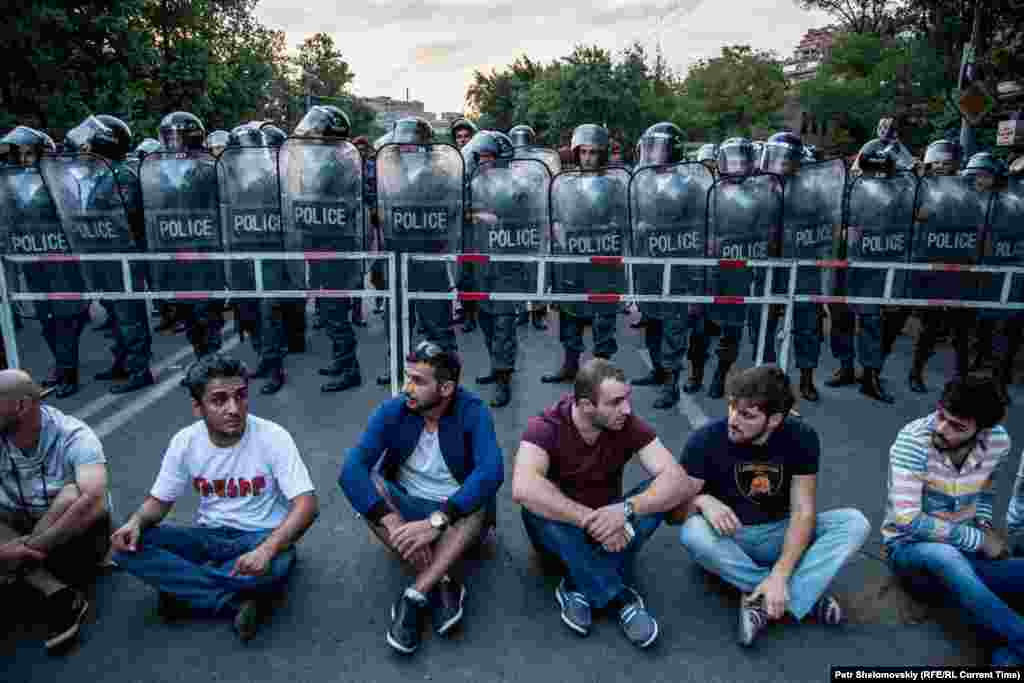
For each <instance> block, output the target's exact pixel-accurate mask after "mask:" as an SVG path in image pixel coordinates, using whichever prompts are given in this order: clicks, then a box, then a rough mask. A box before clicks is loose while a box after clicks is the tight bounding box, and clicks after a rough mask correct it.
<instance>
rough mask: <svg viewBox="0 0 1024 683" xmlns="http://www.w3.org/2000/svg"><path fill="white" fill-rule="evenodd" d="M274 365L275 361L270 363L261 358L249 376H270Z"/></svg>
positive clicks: (253, 377) (262, 377)
mask: <svg viewBox="0 0 1024 683" xmlns="http://www.w3.org/2000/svg"><path fill="white" fill-rule="evenodd" d="M273 367H274V363H270V362H267V361H265V360H260V362H259V363H257V364H256V369H255V370H253V371H252V374H251V375H249V378H250V379H266V378H268V377H270V371H271V370H272V369H273Z"/></svg>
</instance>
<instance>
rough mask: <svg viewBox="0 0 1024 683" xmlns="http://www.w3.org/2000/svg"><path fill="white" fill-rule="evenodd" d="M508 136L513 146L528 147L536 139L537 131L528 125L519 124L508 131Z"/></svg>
mask: <svg viewBox="0 0 1024 683" xmlns="http://www.w3.org/2000/svg"><path fill="white" fill-rule="evenodd" d="M508 137H509V139H510V140H512V145H513V146H514V147H529V146H530V145H532V144H533V143H534V140H536V139H537V133H536V132H534V130H533V128H531V127H530V126H527V125H526V124H519V125H518V126H513V127H512V128H511V129H510V130H509V131H508Z"/></svg>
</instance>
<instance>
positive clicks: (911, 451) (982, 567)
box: [882, 378, 1024, 665]
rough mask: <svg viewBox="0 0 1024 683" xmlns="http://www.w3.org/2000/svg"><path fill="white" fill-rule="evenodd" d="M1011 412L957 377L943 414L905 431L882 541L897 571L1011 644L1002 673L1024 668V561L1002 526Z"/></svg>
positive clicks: (999, 661) (983, 386)
mask: <svg viewBox="0 0 1024 683" xmlns="http://www.w3.org/2000/svg"><path fill="white" fill-rule="evenodd" d="M1005 412H1006V409H1005V406H1004V404H1003V402H1002V401H1001V400H1000V397H999V392H998V388H997V387H996V385H995V382H994V381H993V380H992V379H990V378H984V379H975V378H957V379H954V380H953V381H951V382H949V383H948V384H947V385H946V386H945V388H944V389H943V391H942V398H941V399H940V400H939V405H938V407H937V409H936V411H935V412H934V413H932V414H931V415H928V416H926V417H922V418H920V419H918V420H915V421H913V422H911V423H910V424H908V425H907V426H905V427H904V428H903V429H902V430H900V433H899V435H898V436H897V437H896V442H895V443H894V444H893V446H892V449H891V450H890V456H889V457H890V460H889V500H888V505H887V509H886V516H885V522H884V523H883V524H882V542H883V544H884V546H885V552H886V556H887V557H888V560H889V565H890V567H891V568H892V570H893V571H894V572H895V573H896V574H897V575H900V576H906V577H908V578H912V579H915V583H916V582H922V583H923V584H925V585H926V586H928V588H925V590H934V591H935V592H942V593H945V594H946V595H948V596H950V598H951V599H952V600H953V601H955V603H956V604H958V605H959V606H960V607H962V608H963V609H964V610H965V611H966V612H967V615H968V617H969V618H970V619H972V620H973V621H974V622H975V623H976V624H978V625H979V626H981V627H982V628H981V631H982V632H983V633H988V634H991V635H992V636H993V641H994V642H997V643H1000V644H1002V645H1004V646H1002V647H999V648H998V649H997V651H996V652H995V653H994V654H993V655H992V663H993V664H994V665H1010V664H1020V663H1024V616H1021V615H1020V614H1019V613H1017V612H1015V611H1014V610H1013V609H1011V608H1010V607H1009V606H1008V605H1007V604H1006V602H1005V601H1004V597H1008V596H1011V595H1014V596H1019V595H1021V594H1022V593H1024V559H1006V558H1007V557H1008V552H1007V544H1006V539H1005V538H1004V537H1003V536H1002V535H1001V534H999V533H997V532H996V531H995V529H993V527H992V499H993V497H994V486H995V481H994V477H995V474H996V472H997V471H998V467H999V465H1000V463H1001V462H1002V461H1003V459H1004V458H1005V457H1006V454H1007V453H1008V452H1009V450H1010V437H1009V435H1008V434H1007V433H1006V429H1004V428H1003V427H1002V426H1001V425H1000V424H999V422H1000V421H1001V420H1002V419H1003V416H1004V414H1005Z"/></svg>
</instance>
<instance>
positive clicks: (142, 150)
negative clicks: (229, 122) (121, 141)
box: [135, 131, 227, 157]
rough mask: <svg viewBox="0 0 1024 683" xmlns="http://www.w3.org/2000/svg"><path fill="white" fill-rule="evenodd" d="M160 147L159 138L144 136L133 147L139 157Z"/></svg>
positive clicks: (225, 132)
mask: <svg viewBox="0 0 1024 683" xmlns="http://www.w3.org/2000/svg"><path fill="white" fill-rule="evenodd" d="M222 132H223V133H224V134H225V135H227V131H222ZM162 149H163V147H161V145H160V141H159V140H157V139H155V138H144V139H143V140H142V142H140V143H139V144H138V145H137V146H136V147H135V153H136V154H137V155H138V156H140V157H144V156H146V155H147V154H153V153H155V152H159V151H160V150H162Z"/></svg>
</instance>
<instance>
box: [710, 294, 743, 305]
mask: <svg viewBox="0 0 1024 683" xmlns="http://www.w3.org/2000/svg"><path fill="white" fill-rule="evenodd" d="M746 299H747V298H746V297H745V296H716V297H715V303H716V304H742V303H743V302H744V301H746Z"/></svg>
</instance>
